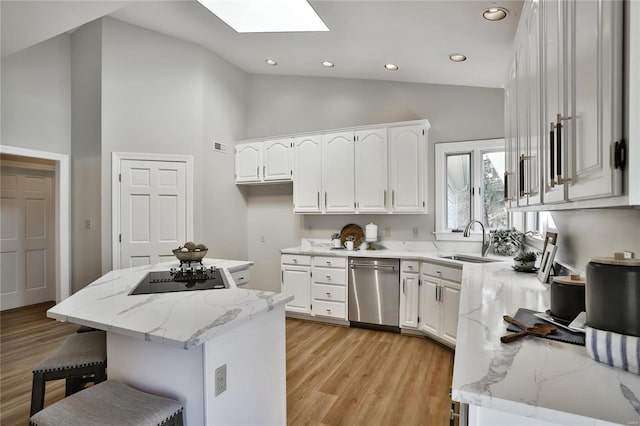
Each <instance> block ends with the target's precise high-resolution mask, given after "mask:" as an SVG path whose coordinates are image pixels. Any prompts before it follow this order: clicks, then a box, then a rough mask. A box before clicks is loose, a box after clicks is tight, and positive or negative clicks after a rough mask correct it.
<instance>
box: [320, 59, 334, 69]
mask: <svg viewBox="0 0 640 426" xmlns="http://www.w3.org/2000/svg"><path fill="white" fill-rule="evenodd" d="M322 66H324V67H327V68H333V67H334V66H335V64H334V63H333V62H330V61H322Z"/></svg>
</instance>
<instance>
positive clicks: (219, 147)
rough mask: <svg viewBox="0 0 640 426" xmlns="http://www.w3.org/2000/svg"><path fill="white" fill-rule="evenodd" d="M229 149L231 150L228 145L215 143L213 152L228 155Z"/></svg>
mask: <svg viewBox="0 0 640 426" xmlns="http://www.w3.org/2000/svg"><path fill="white" fill-rule="evenodd" d="M228 148H229V146H228V145H227V144H226V143H222V142H213V150H214V151H217V152H222V153H224V154H226V153H227V149H228Z"/></svg>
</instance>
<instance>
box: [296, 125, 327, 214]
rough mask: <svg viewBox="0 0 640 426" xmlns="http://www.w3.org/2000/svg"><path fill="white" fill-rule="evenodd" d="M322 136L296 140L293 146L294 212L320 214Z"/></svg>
mask: <svg viewBox="0 0 640 426" xmlns="http://www.w3.org/2000/svg"><path fill="white" fill-rule="evenodd" d="M321 152H322V143H321V137H320V135H314V136H304V137H299V138H295V141H294V144H293V211H294V212H296V213H320V211H321V209H320V192H321V191H322V161H321Z"/></svg>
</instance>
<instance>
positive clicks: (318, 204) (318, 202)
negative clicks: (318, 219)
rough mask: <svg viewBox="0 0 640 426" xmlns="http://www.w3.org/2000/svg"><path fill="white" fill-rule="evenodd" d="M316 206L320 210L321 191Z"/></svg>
mask: <svg viewBox="0 0 640 426" xmlns="http://www.w3.org/2000/svg"><path fill="white" fill-rule="evenodd" d="M316 206H317V207H318V208H320V191H318V200H317V202H316Z"/></svg>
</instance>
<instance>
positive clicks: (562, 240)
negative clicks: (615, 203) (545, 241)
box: [551, 208, 640, 273]
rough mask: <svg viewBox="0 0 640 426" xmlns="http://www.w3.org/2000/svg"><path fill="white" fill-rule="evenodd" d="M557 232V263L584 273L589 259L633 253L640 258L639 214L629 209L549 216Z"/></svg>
mask: <svg viewBox="0 0 640 426" xmlns="http://www.w3.org/2000/svg"><path fill="white" fill-rule="evenodd" d="M551 217H553V220H554V222H555V223H556V226H557V228H558V253H557V255H556V256H557V258H556V260H558V261H559V262H561V263H563V264H566V265H567V266H569V267H571V268H572V269H575V270H577V271H580V272H582V273H584V272H585V271H586V270H587V263H588V262H589V259H590V258H592V257H612V256H613V253H614V252H621V251H625V250H628V251H632V252H635V254H636V257H640V210H638V209H631V208H620V209H593V210H569V211H553V212H551Z"/></svg>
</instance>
